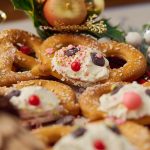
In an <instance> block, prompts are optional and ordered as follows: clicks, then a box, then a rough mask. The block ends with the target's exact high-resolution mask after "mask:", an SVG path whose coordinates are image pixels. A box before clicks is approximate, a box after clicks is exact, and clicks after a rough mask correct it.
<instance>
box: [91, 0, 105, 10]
mask: <svg viewBox="0 0 150 150" xmlns="http://www.w3.org/2000/svg"><path fill="white" fill-rule="evenodd" d="M93 2H94V5H95V9H96V10H99V11H103V9H104V7H105V2H104V0H93Z"/></svg>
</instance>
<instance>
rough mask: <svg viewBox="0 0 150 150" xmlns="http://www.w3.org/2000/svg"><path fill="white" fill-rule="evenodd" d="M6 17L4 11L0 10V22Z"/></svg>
mask: <svg viewBox="0 0 150 150" xmlns="http://www.w3.org/2000/svg"><path fill="white" fill-rule="evenodd" d="M6 19H7V15H6V13H5V12H3V11H2V10H0V23H1V22H3V21H5V20H6Z"/></svg>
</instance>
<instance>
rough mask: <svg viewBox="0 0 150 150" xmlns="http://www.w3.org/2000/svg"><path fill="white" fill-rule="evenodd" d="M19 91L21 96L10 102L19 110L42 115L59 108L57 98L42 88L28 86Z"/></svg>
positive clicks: (12, 98)
mask: <svg viewBox="0 0 150 150" xmlns="http://www.w3.org/2000/svg"><path fill="white" fill-rule="evenodd" d="M19 91H20V94H18V95H17V96H12V97H11V99H10V102H11V103H12V104H13V105H15V106H16V107H17V108H18V109H19V110H28V111H31V112H39V113H40V112H43V111H44V112H46V111H51V110H54V109H56V108H57V107H58V106H59V102H60V100H59V99H58V98H57V96H56V95H55V94H54V93H53V92H51V91H49V90H47V89H45V88H43V87H41V86H28V87H24V88H22V89H20V90H19Z"/></svg>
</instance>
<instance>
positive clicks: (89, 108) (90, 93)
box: [79, 82, 150, 125]
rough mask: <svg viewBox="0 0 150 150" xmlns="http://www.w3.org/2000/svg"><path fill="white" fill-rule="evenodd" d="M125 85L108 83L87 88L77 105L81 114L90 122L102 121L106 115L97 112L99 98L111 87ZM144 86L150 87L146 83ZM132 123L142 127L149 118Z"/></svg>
mask: <svg viewBox="0 0 150 150" xmlns="http://www.w3.org/2000/svg"><path fill="white" fill-rule="evenodd" d="M124 84H127V83H126V82H110V83H106V84H103V85H96V86H93V87H89V88H87V89H86V90H85V91H84V92H83V94H82V95H81V96H80V97H79V105H80V108H81V111H82V114H83V115H84V116H85V117H87V118H88V119H90V121H94V120H99V119H103V118H105V117H106V116H107V114H106V113H104V112H102V111H101V110H99V98H100V96H102V95H103V94H106V93H109V92H111V91H112V87H114V86H119V85H124ZM145 85H150V83H146V84H145ZM132 121H134V122H137V123H139V124H143V125H149V124H150V117H149V116H144V117H142V118H140V119H135V120H134V119H133V120H132Z"/></svg>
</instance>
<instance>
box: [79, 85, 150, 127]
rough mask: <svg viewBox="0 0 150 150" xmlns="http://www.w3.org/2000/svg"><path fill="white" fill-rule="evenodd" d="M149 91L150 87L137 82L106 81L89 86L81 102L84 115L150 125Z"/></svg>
mask: <svg viewBox="0 0 150 150" xmlns="http://www.w3.org/2000/svg"><path fill="white" fill-rule="evenodd" d="M147 84H149V83H147ZM149 91H150V90H149V87H145V86H143V85H140V84H137V83H136V82H134V83H129V84H127V83H123V82H120V83H119V82H118V83H114V82H113V83H106V84H103V85H96V86H93V87H89V88H87V89H86V90H85V92H84V93H83V94H82V95H81V96H80V98H79V104H80V107H81V110H82V113H83V115H84V116H85V117H87V118H89V119H90V120H91V121H92V120H98V119H102V118H105V117H111V118H114V119H116V120H117V119H120V120H122V121H125V120H133V121H135V122H137V123H140V124H144V125H149V124H150V117H149V116H150V111H149V105H150V104H149V100H148V99H149Z"/></svg>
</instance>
